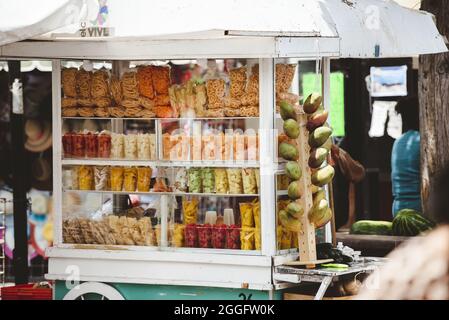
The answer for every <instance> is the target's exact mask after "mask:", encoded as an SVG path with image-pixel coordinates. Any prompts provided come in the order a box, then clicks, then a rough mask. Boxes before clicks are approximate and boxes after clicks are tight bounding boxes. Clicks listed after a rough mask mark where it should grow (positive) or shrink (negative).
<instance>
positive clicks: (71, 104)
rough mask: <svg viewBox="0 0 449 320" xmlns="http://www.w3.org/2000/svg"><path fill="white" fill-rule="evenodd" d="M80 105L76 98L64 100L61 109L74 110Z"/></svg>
mask: <svg viewBox="0 0 449 320" xmlns="http://www.w3.org/2000/svg"><path fill="white" fill-rule="evenodd" d="M77 105H78V101H77V100H76V98H62V99H61V107H62V108H74V107H76V106H77Z"/></svg>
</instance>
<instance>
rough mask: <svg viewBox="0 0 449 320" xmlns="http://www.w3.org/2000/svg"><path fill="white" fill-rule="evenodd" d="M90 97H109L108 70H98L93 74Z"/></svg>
mask: <svg viewBox="0 0 449 320" xmlns="http://www.w3.org/2000/svg"><path fill="white" fill-rule="evenodd" d="M90 95H91V97H92V98H94V99H95V98H102V97H109V74H108V72H107V71H106V70H98V71H96V72H94V73H93V75H92V86H91V89H90Z"/></svg>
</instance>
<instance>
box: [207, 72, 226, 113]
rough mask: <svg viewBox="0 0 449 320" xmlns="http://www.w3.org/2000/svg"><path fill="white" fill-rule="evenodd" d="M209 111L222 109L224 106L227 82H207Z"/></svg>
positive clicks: (220, 80)
mask: <svg viewBox="0 0 449 320" xmlns="http://www.w3.org/2000/svg"><path fill="white" fill-rule="evenodd" d="M206 91H207V99H208V101H209V103H208V109H220V108H223V106H224V96H225V81H224V80H223V79H210V80H207V81H206Z"/></svg>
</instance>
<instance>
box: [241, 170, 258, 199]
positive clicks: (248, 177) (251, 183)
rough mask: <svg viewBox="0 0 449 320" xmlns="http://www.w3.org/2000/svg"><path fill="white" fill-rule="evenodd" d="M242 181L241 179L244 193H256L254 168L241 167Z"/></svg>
mask: <svg viewBox="0 0 449 320" xmlns="http://www.w3.org/2000/svg"><path fill="white" fill-rule="evenodd" d="M242 181H243V193H244V194H256V193H257V184H256V175H255V174H254V169H251V168H244V169H242Z"/></svg>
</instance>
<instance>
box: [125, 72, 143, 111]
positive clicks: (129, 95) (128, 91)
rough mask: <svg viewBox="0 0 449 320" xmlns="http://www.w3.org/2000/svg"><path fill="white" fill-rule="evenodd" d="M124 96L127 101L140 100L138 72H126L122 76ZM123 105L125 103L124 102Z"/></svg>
mask: <svg viewBox="0 0 449 320" xmlns="http://www.w3.org/2000/svg"><path fill="white" fill-rule="evenodd" d="M121 84H122V95H123V97H124V98H125V99H130V100H137V99H139V90H138V87H137V74H136V72H132V71H129V72H125V73H124V74H123V76H122V81H121ZM122 104H123V102H122Z"/></svg>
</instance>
